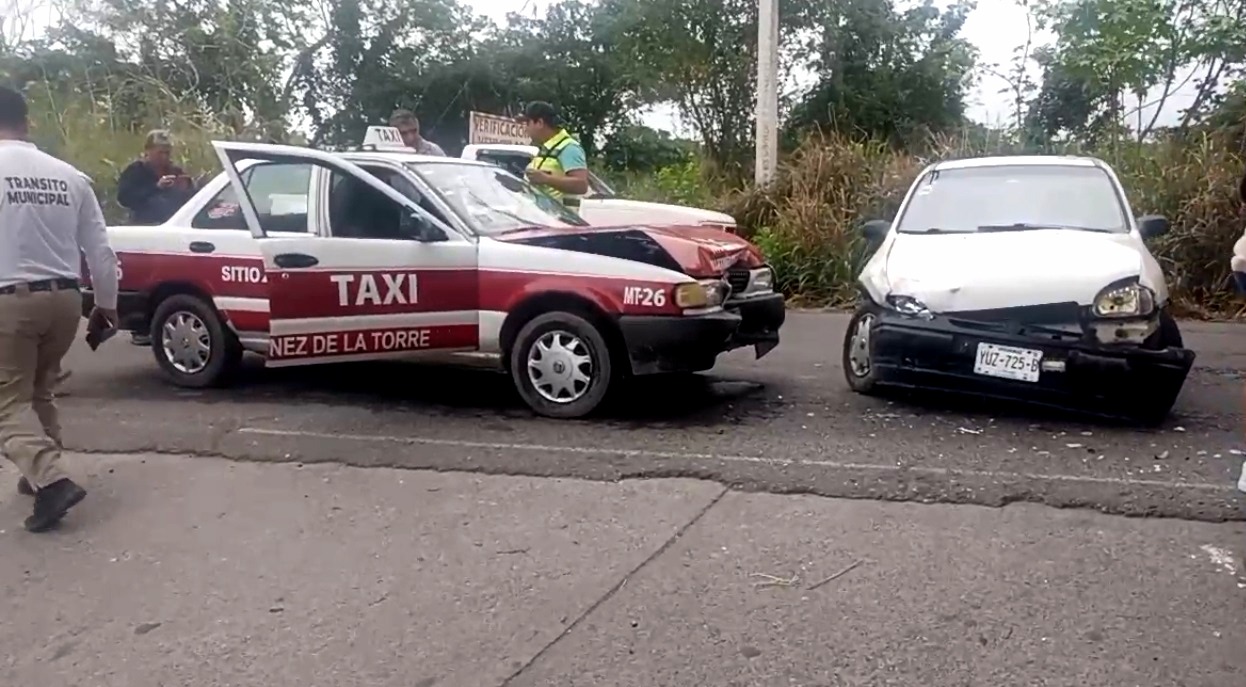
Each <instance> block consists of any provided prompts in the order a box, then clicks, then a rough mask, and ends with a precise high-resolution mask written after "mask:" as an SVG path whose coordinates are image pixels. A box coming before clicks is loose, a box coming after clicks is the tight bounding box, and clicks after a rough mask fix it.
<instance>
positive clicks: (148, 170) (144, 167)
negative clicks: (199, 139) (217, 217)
mask: <svg viewBox="0 0 1246 687" xmlns="http://www.w3.org/2000/svg"><path fill="white" fill-rule="evenodd" d="M195 190H196V189H195V183H194V182H193V181H192V180H191V178H190V177H189V176H187V174H186V172H184V171H182V168H181V167H178V166H177V165H175V164H173V137H172V136H170V135H169V132H168V131H165V130H163V129H156V130H155V131H152V132H150V133H148V134H147V141H146V143H145V144H144V145H143V154H142V156H141V157H139V159H137V160H135V161H134V162H132V163H130V166H129V167H126V168H125V169H124V170H123V171H122V172H121V177H120V178H118V179H117V202H118V203H120V204H121V206H122V207H124V208H126V209H127V210H129V211H130V221H131V222H133V223H134V224H164V223H165V222H167V221H168V220H169V218H170V217H172V216H173V213H175V212H177V211H178V209H179V208H181V207H182V205H184V204H185V203H186V201H188V200H190V197H191V196H193V195H195ZM130 340H131V341H132V342H133V343H134V344H135V345H137V346H146V345H148V344H150V343H151V337H149V336H147V335H146V334H140V333H138V332H135V333H133V334H131V335H130Z"/></svg>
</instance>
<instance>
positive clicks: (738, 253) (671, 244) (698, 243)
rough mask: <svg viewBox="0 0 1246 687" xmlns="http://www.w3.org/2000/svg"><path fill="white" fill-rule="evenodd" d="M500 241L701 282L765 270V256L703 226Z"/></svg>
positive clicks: (568, 231) (553, 233)
mask: <svg viewBox="0 0 1246 687" xmlns="http://www.w3.org/2000/svg"><path fill="white" fill-rule="evenodd" d="M492 238H494V239H496V240H498V241H508V242H512V243H523V244H527V245H531V246H542V247H545V248H557V249H559V250H570V251H576V252H579V253H593V254H595V255H604V256H607V257H612V258H621V259H623V260H635V261H637V262H643V263H646V264H650V265H654V266H656V267H662V268H664V269H669V270H675V271H677V272H683V273H684V274H687V275H688V276H690V277H695V278H698V279H703V278H709V277H718V276H721V275H722V274H723V273H724V272H726V271H727V270H728V269H730V268H731V267H735V266H737V265H738V266H740V267H747V268H755V267H761V266H762V265H763V264H764V260H763V259H762V255H761V251H759V250H757V247H756V246H754V245H753V244H751V243H749V242H748V241H745V240H744V239H742V238H740V237H739V236H736V235H734V234H729V233H727V232H725V231H722V230H720V229H715V228H713V227H701V226H681V225H672V226H661V227H653V226H642V225H634V226H618V227H571V226H568V227H540V228H533V229H521V230H519V231H513V232H509V233H506V234H501V235H498V236H494V237H492Z"/></svg>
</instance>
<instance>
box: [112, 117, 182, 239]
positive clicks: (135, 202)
mask: <svg viewBox="0 0 1246 687" xmlns="http://www.w3.org/2000/svg"><path fill="white" fill-rule="evenodd" d="M194 193H195V185H194V183H193V182H192V180H191V178H190V177H189V176H187V174H186V172H184V171H182V168H181V167H178V166H177V165H175V164H173V138H172V137H171V136H170V135H169V132H167V131H164V130H162V129H157V130H155V131H152V132H151V133H149V134H147V141H146V144H145V145H144V146H143V154H142V156H141V157H140V158H139V159H137V160H135V161H134V162H132V163H130V166H128V167H126V168H125V170H123V171H122V172H121V177H120V178H119V179H117V202H118V203H120V204H121V206H122V207H124V208H126V209H127V210H129V211H130V219H131V221H132V222H134V223H135V224H164V223H165V222H167V221H168V219H169V218H170V217H172V216H173V213H175V212H177V211H178V209H179V208H181V207H182V205H184V204H185V203H186V201H188V200H190V197H191V196H192V195H194Z"/></svg>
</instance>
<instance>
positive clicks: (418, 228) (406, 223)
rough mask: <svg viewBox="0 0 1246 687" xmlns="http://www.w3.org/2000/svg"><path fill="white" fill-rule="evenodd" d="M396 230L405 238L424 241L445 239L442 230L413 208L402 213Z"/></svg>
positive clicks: (430, 241)
mask: <svg viewBox="0 0 1246 687" xmlns="http://www.w3.org/2000/svg"><path fill="white" fill-rule="evenodd" d="M398 230H399V231H400V232H401V233H402V235H403V236H405V237H407V238H410V239H414V240H416V241H422V242H425V243H432V242H435V241H445V240H446V233H445V232H444V231H442V230H441V229H440V228H438V227H437V226H436V225H434V224H433V223H432V222H430V221H428V219H427V218H425V217H424V216H423V215H421V214H420V213H418V212H416V211H415V210H409V211H407V212H404V213H403V214H402V220H401V221H400V222H399V224H398Z"/></svg>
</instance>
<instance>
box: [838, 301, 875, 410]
mask: <svg viewBox="0 0 1246 687" xmlns="http://www.w3.org/2000/svg"><path fill="white" fill-rule="evenodd" d="M875 321H876V315H875V314H874V312H873V311H872V310H870V309H868V308H864V307H862V308H858V309H857V312H856V314H854V315H853V316H852V320H850V321H849V322H848V331H846V332H844V355H843V367H844V379H845V380H847V381H848V386H849V387H850V388H851V389H852V390H853V391H855V392H857V393H859V394H872V393H873V392H874V387H875V385H876V384H877V372H876V370H875V369H874V348H873V346H872V345H871V341H870V337H871V334H872V333H873V332H872V330H873V327H874V322H875Z"/></svg>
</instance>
